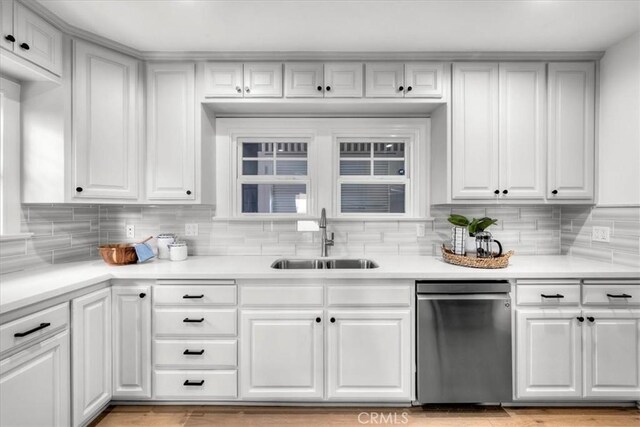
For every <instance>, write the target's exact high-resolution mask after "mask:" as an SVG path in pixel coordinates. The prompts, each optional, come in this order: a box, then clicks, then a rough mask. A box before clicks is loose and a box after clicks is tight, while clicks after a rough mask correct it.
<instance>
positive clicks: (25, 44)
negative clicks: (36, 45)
mask: <svg viewBox="0 0 640 427" xmlns="http://www.w3.org/2000/svg"><path fill="white" fill-rule="evenodd" d="M20 47H21V48H23V49H24V50H29V49H31V47H30V46H29V45H28V44H27V43H21V44H20Z"/></svg>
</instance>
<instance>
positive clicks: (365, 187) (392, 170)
mask: <svg viewBox="0 0 640 427" xmlns="http://www.w3.org/2000/svg"><path fill="white" fill-rule="evenodd" d="M337 142H338V152H339V156H338V162H339V165H338V169H339V173H338V179H337V187H338V188H337V194H338V197H337V202H338V213H339V214H341V215H345V216H360V215H372V214H375V215H383V216H384V215H389V216H391V215H398V216H404V215H405V214H406V213H407V212H408V211H409V209H408V204H409V201H410V184H411V182H410V176H411V175H410V173H409V172H410V171H409V165H410V162H409V158H408V155H409V153H410V148H411V146H410V143H409V140H407V139H404V138H338V139H337Z"/></svg>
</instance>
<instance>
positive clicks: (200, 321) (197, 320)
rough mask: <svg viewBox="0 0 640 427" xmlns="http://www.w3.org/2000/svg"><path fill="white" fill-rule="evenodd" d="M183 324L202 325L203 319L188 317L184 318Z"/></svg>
mask: <svg viewBox="0 0 640 427" xmlns="http://www.w3.org/2000/svg"><path fill="white" fill-rule="evenodd" d="M183 322H184V323H202V322H204V317H201V318H199V319H189V318H188V317H185V318H184V320H183Z"/></svg>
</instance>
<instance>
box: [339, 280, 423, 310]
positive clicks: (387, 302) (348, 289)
mask: <svg viewBox="0 0 640 427" xmlns="http://www.w3.org/2000/svg"><path fill="white" fill-rule="evenodd" d="M327 295H328V297H327V299H328V304H329V306H334V307H335V306H359V305H362V306H368V307H371V306H387V307H390V306H394V307H396V306H402V307H407V306H409V305H410V304H411V287H410V286H408V285H395V286H391V285H389V286H348V285H335V286H334V285H331V286H329V287H328V291H327Z"/></svg>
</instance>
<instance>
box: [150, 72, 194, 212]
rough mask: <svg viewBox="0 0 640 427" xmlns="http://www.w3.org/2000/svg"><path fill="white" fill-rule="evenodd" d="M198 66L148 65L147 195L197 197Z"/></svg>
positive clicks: (177, 197)
mask: <svg viewBox="0 0 640 427" xmlns="http://www.w3.org/2000/svg"><path fill="white" fill-rule="evenodd" d="M194 80H195V65H194V64H192V63H186V64H184V63H181V64H175V63H171V64H149V65H148V68H147V97H148V98H147V198H148V199H149V200H163V199H168V200H194V199H195V198H196V188H195V176H196V150H195V83H194Z"/></svg>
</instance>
